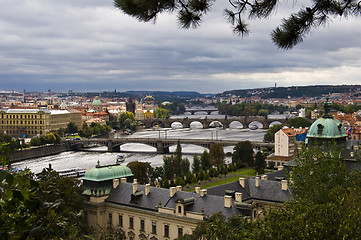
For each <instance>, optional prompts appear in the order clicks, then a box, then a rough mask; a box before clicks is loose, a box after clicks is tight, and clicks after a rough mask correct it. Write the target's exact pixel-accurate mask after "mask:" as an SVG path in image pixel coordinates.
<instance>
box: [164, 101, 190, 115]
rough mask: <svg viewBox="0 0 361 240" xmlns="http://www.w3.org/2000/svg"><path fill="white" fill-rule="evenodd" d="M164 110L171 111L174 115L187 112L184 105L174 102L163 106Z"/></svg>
mask: <svg viewBox="0 0 361 240" xmlns="http://www.w3.org/2000/svg"><path fill="white" fill-rule="evenodd" d="M163 108H164V109H166V110H169V112H170V114H172V115H179V114H182V113H184V112H185V110H186V108H185V106H184V105H183V104H181V103H178V102H177V101H175V102H172V103H171V104H166V105H164V106H163Z"/></svg>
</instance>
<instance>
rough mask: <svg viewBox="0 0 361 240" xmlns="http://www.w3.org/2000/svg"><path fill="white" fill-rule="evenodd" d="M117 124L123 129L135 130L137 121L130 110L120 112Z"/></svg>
mask: <svg viewBox="0 0 361 240" xmlns="http://www.w3.org/2000/svg"><path fill="white" fill-rule="evenodd" d="M119 126H120V128H121V129H122V130H123V131H124V130H126V129H130V130H132V131H135V130H136V129H137V121H136V120H135V117H134V114H133V113H131V112H125V113H122V114H121V115H120V117H119Z"/></svg>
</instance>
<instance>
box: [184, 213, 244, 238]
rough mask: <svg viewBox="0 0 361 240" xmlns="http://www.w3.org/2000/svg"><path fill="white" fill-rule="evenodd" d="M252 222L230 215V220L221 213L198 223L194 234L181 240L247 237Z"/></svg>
mask: <svg viewBox="0 0 361 240" xmlns="http://www.w3.org/2000/svg"><path fill="white" fill-rule="evenodd" d="M249 226H250V224H249V223H247V221H246V220H245V219H244V218H240V217H236V216H233V217H230V218H229V219H228V220H227V219H226V218H225V217H224V216H223V215H222V214H221V213H216V214H214V215H212V216H211V217H210V218H209V219H208V220H207V221H203V222H201V223H199V224H198V226H197V228H196V229H195V231H194V233H193V234H192V235H185V236H183V237H181V238H178V239H181V240H202V239H207V240H218V239H227V240H228V239H229V240H238V239H246V238H245V237H246V236H247V235H248V231H247V230H248V229H249Z"/></svg>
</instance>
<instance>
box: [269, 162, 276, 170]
mask: <svg viewBox="0 0 361 240" xmlns="http://www.w3.org/2000/svg"><path fill="white" fill-rule="evenodd" d="M275 165H276V164H275V162H274V161H269V162H268V168H269V169H274V168H275Z"/></svg>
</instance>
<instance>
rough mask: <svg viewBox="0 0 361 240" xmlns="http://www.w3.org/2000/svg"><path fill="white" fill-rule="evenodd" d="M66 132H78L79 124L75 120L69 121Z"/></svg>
mask: <svg viewBox="0 0 361 240" xmlns="http://www.w3.org/2000/svg"><path fill="white" fill-rule="evenodd" d="M65 132H66V133H69V134H73V133H77V132H78V126H77V125H76V124H75V123H73V122H69V123H68V125H67V126H66V129H65Z"/></svg>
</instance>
